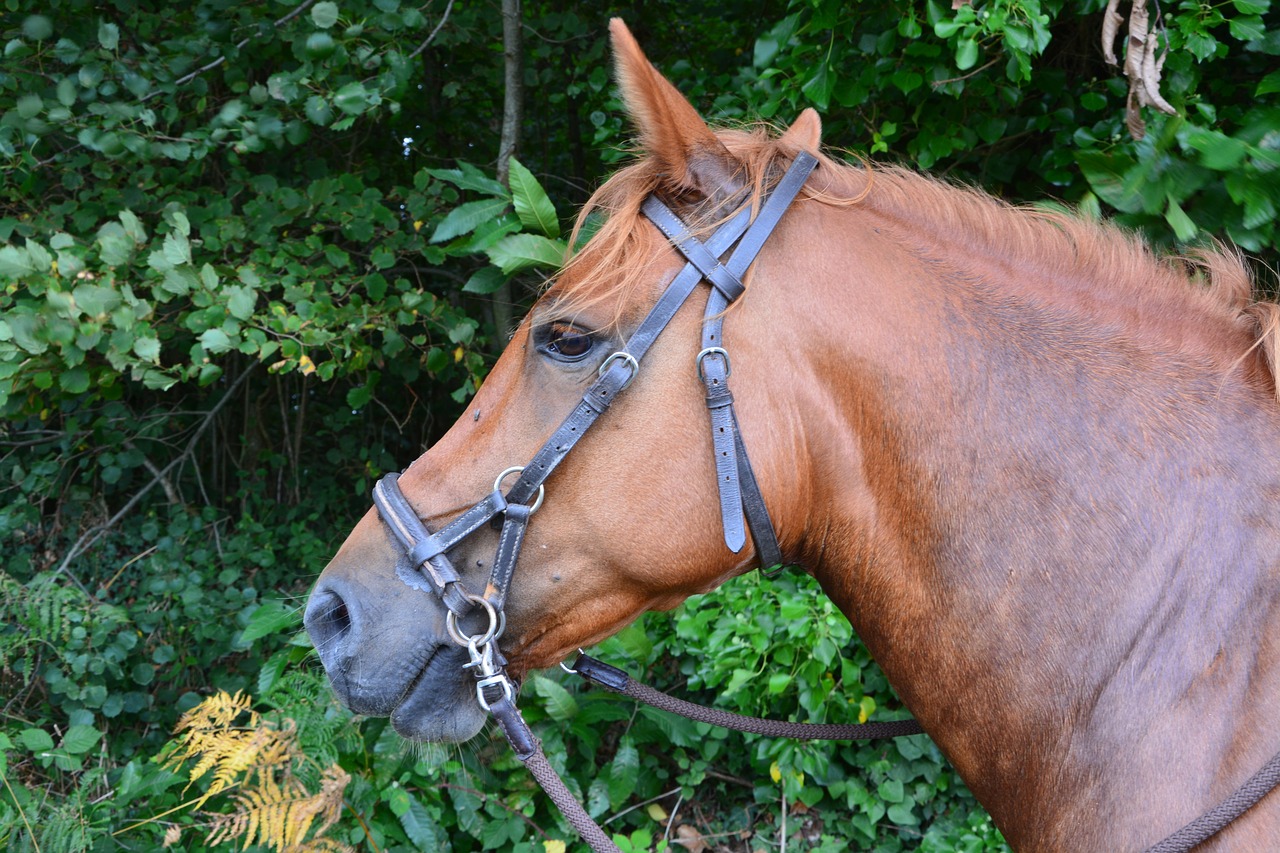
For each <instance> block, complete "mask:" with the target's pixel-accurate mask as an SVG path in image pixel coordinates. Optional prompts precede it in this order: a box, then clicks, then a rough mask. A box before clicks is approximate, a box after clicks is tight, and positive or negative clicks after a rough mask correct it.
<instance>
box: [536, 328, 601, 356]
mask: <svg viewBox="0 0 1280 853" xmlns="http://www.w3.org/2000/svg"><path fill="white" fill-rule="evenodd" d="M542 337H543V340H542V343H541V346H539V349H541V350H542V351H543V352H545V353H546V354H547V355H550V356H551V357H552V358H555V359H557V360H559V361H567V362H575V361H581V360H582V359H584V358H586V357H587V356H588V355H589V354H590V353H591V350H592V349H594V348H595V343H596V342H595V338H594V336H593V335H592V334H591V333H590V332H586V331H583V330H582V329H579V328H578V327H576V326H574V325H572V324H570V323H551V324H549V325H548V326H546V328H545V330H544V332H543V335H542Z"/></svg>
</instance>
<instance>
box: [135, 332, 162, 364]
mask: <svg viewBox="0 0 1280 853" xmlns="http://www.w3.org/2000/svg"><path fill="white" fill-rule="evenodd" d="M133 352H134V354H135V355H137V356H138V358H140V359H142V360H143V361H149V362H151V363H152V364H159V363H160V340H159V339H158V338H138V339H137V340H135V341H134V342H133Z"/></svg>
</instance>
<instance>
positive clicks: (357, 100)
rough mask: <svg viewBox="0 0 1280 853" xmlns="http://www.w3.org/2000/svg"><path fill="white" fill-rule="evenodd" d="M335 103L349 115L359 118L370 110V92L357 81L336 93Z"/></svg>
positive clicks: (334, 96) (334, 94)
mask: <svg viewBox="0 0 1280 853" xmlns="http://www.w3.org/2000/svg"><path fill="white" fill-rule="evenodd" d="M333 103H334V104H335V105H336V106H337V107H338V109H340V110H342V111H343V112H344V113H346V114H347V115H351V116H358V115H360V114H361V113H363V112H364V111H365V110H367V109H368V108H369V92H368V91H367V90H366V89H365V88H364V84H363V83H361V82H360V81H359V80H356V81H353V82H351V83H348V84H347V85H345V86H343V87H342V88H341V89H339V90H338V91H336V92H334V93H333Z"/></svg>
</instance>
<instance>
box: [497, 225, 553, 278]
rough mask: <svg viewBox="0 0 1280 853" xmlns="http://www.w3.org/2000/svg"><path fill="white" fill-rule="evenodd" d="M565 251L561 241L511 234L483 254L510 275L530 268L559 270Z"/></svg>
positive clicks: (531, 235) (533, 235) (530, 235)
mask: <svg viewBox="0 0 1280 853" xmlns="http://www.w3.org/2000/svg"><path fill="white" fill-rule="evenodd" d="M566 251H567V247H566V246H565V244H564V241H563V240H551V239H549V238H547V237H539V236H538V235H537V234H511V235H509V236H506V237H503V238H502V239H501V240H499V241H498V242H497V243H496V244H494V246H493V247H492V248H490V249H489V250H488V251H487V252H486V253H485V254H487V255H488V256H489V260H490V261H492V262H493V263H495V264H497V265H498V267H499V268H500V269H501V270H502V271H503V272H504V273H506V274H507V275H511V274H512V273H516V272H519V271H520V270H524V269H529V268H530V267H545V268H550V269H559V268H560V266H561V265H562V264H563V263H564V259H565V253H566Z"/></svg>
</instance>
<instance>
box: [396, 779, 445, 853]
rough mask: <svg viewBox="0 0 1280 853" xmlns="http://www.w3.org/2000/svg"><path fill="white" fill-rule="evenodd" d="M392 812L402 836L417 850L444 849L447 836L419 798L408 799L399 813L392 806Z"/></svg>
mask: <svg viewBox="0 0 1280 853" xmlns="http://www.w3.org/2000/svg"><path fill="white" fill-rule="evenodd" d="M397 790H403V789H397ZM392 811H393V812H395V813H396V817H398V818H400V826H401V827H403V828H404V834H405V835H407V836H408V837H409V841H410V842H412V843H413V844H414V845H415V846H416V847H417V848H418V849H419V850H442V849H444V847H445V843H446V842H447V840H448V839H447V836H446V835H445V833H444V830H442V829H441V828H440V826H439V825H438V824H436V822H435V821H434V820H432V819H431V813H430V812H428V811H427V807H426V806H424V805H423V804H422V801H421V800H420V799H419V798H417V797H408V803H407V804H405V805H404V806H403V807H402V808H401V809H400V810H399V811H397V810H396V808H395V805H393V806H392Z"/></svg>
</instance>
